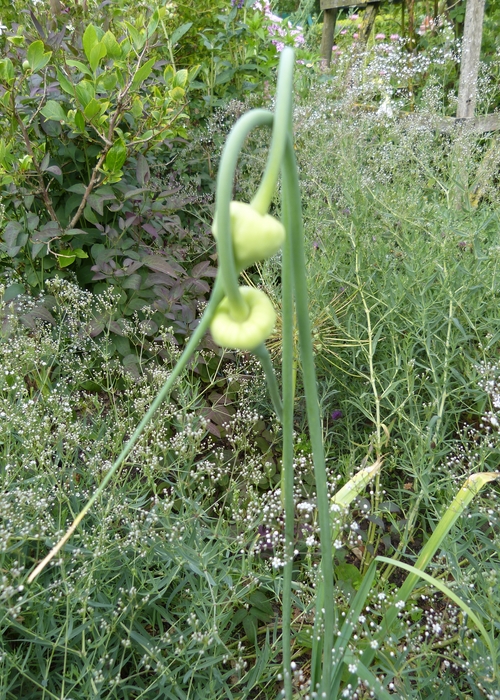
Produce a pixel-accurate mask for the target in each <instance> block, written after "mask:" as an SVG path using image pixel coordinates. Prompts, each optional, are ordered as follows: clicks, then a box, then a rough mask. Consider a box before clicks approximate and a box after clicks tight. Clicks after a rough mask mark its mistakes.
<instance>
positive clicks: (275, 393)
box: [252, 343, 283, 423]
mask: <svg viewBox="0 0 500 700" xmlns="http://www.w3.org/2000/svg"><path fill="white" fill-rule="evenodd" d="M252 352H253V354H254V355H255V357H258V358H259V360H260V364H261V365H262V369H263V370H264V374H265V375H266V380H267V388H268V391H269V395H270V397H271V401H272V402H273V406H274V410H275V411H276V415H277V416H278V419H279V421H280V423H281V422H282V421H283V406H282V405H281V395H280V390H279V387H278V382H277V380H276V374H275V373H274V367H273V363H272V362H271V357H270V355H269V351H268V349H267V348H266V346H265V345H264V343H262V344H261V345H259V346H258V347H256V348H255V350H252Z"/></svg>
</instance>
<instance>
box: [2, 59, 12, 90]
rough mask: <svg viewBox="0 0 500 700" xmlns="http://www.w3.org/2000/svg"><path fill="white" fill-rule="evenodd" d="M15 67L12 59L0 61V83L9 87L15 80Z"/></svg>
mask: <svg viewBox="0 0 500 700" xmlns="http://www.w3.org/2000/svg"><path fill="white" fill-rule="evenodd" d="M14 77H15V74H14V66H13V65H12V61H11V60H10V58H4V59H2V60H1V61H0V81H1V82H2V83H7V84H8V85H9V84H10V83H11V82H12V81H13V80H14Z"/></svg>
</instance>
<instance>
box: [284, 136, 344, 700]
mask: <svg viewBox="0 0 500 700" xmlns="http://www.w3.org/2000/svg"><path fill="white" fill-rule="evenodd" d="M283 187H284V189H285V190H286V210H287V212H288V215H289V217H290V219H289V221H290V222H291V224H292V225H291V226H290V229H289V230H287V235H288V237H289V238H290V246H291V247H292V250H293V260H292V267H293V280H294V296H295V306H296V311H297V327H298V332H299V345H300V359H301V364H302V375H303V381H304V390H305V395H306V408H307V421H308V424H309V434H310V438H311V445H312V451H313V463H314V476H315V481H316V503H317V508H318V519H319V527H320V538H321V571H322V575H323V590H324V602H323V606H324V613H323V629H324V633H323V649H324V653H323V674H322V678H321V683H320V693H319V694H318V697H322V695H321V693H326V695H325V697H328V690H329V684H330V678H331V674H332V649H333V630H334V622H335V606H334V587H333V558H332V536H331V523H330V503H329V499H328V483H327V478H326V466H325V454H324V448H323V434H322V430H321V416H320V411H319V399H318V389H317V385H316V370H315V366H314V353H313V346H312V340H311V337H312V336H311V323H310V320H309V304H308V293H307V278H306V265H305V256H304V236H303V230H302V211H301V204H300V187H299V178H298V173H297V165H296V162H295V154H294V150H293V143H292V139H291V138H288V140H287V145H286V149H285V158H284V168H283ZM319 607H320V606H318V605H317V606H316V616H318V615H321V614H322V611H321V609H319ZM315 662H316V660H315V659H313V660H312V665H313V667H314V664H315ZM311 691H312V692H315V691H316V688H313V687H311Z"/></svg>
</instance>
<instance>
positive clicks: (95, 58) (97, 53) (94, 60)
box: [89, 41, 107, 73]
mask: <svg viewBox="0 0 500 700" xmlns="http://www.w3.org/2000/svg"><path fill="white" fill-rule="evenodd" d="M106 53H107V51H106V46H105V45H104V43H103V42H102V41H99V42H98V43H97V44H96V45H95V46H94V47H93V49H92V51H91V52H90V58H89V63H90V67H91V68H92V70H93V71H94V73H95V72H96V70H97V66H98V65H99V61H100V60H101V58H104V56H105V55H106Z"/></svg>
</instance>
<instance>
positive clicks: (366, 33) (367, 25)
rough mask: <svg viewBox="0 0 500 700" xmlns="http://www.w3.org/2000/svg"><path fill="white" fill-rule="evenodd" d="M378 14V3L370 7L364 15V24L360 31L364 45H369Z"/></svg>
mask: <svg viewBox="0 0 500 700" xmlns="http://www.w3.org/2000/svg"><path fill="white" fill-rule="evenodd" d="M377 12H378V3H373V5H372V4H370V5H368V7H367V8H366V10H365V12H364V15H363V22H362V24H361V29H360V34H361V36H360V39H361V41H362V42H363V43H364V44H367V43H368V39H369V38H370V34H371V33H372V29H373V25H374V24H375V18H376V16H377Z"/></svg>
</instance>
